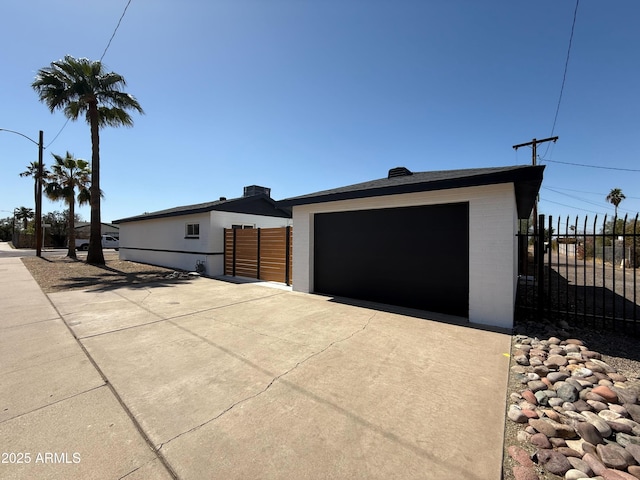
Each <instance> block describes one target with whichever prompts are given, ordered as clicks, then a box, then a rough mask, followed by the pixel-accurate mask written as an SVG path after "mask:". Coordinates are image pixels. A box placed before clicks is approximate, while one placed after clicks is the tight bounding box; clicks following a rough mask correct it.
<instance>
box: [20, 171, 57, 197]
mask: <svg viewBox="0 0 640 480" xmlns="http://www.w3.org/2000/svg"><path fill="white" fill-rule="evenodd" d="M39 165H40V162H31V163H30V164H29V165H27V169H26V170H25V171H24V172H22V173H21V174H20V176H21V177H33V200H34V202H36V203H37V202H38V166H39ZM50 173H51V172H49V170H47V167H45V166H44V165H43V166H42V181H43V183H44V182H46V180H47V177H48V176H49V174H50ZM34 205H35V204H34Z"/></svg>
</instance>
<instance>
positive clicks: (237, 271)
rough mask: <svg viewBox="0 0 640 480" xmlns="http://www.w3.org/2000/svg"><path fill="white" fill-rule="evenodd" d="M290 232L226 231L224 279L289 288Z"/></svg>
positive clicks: (288, 230) (259, 229) (285, 228)
mask: <svg viewBox="0 0 640 480" xmlns="http://www.w3.org/2000/svg"><path fill="white" fill-rule="evenodd" d="M292 235H293V234H292V228H291V227H280V228H255V229H252V228H250V229H225V232H224V238H225V248H224V252H225V259H224V273H225V275H232V276H241V277H248V278H256V279H259V280H266V281H270V282H281V283H286V284H287V285H291V275H292V273H293V270H292V266H291V261H292V252H291V250H292V248H291V245H292V241H291V240H292V238H293V237H292Z"/></svg>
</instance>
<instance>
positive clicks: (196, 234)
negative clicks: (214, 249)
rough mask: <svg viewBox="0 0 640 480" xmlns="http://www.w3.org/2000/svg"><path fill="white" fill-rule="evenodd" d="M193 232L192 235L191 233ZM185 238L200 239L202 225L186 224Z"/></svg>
mask: <svg viewBox="0 0 640 480" xmlns="http://www.w3.org/2000/svg"><path fill="white" fill-rule="evenodd" d="M189 230H191V233H189ZM184 238H200V223H199V222H198V223H185V225H184Z"/></svg>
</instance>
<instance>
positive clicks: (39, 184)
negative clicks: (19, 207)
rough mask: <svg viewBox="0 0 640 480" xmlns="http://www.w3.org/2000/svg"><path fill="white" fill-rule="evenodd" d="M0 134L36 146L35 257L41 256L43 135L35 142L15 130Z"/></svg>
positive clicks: (6, 130) (0, 130)
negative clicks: (23, 139) (5, 134)
mask: <svg viewBox="0 0 640 480" xmlns="http://www.w3.org/2000/svg"><path fill="white" fill-rule="evenodd" d="M0 132H9V133H15V134H16V135H20V136H21V137H24V138H26V139H27V140H29V141H30V142H32V143H35V144H36V145H38V173H36V256H38V257H41V256H42V172H43V170H44V167H43V164H42V152H43V150H44V147H43V144H44V133H43V132H42V130H40V134H39V135H38V141H37V142H36V141H35V140H33V139H32V138H29V137H27V136H26V135H25V134H24V133H20V132H16V131H15V130H9V129H7V128H0Z"/></svg>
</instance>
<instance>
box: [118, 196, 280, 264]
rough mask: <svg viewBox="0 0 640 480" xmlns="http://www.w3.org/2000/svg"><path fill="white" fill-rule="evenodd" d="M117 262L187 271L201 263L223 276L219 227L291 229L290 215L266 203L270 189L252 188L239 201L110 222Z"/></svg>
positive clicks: (222, 198)
mask: <svg viewBox="0 0 640 480" xmlns="http://www.w3.org/2000/svg"><path fill="white" fill-rule="evenodd" d="M113 223H115V224H116V225H118V226H119V227H120V258H121V259H122V260H131V261H135V262H141V263H148V264H152V265H160V266H165V267H170V268H176V269H181V270H187V271H193V270H195V268H196V263H202V264H204V267H205V273H206V274H207V275H209V276H216V275H222V274H223V268H224V267H223V265H224V264H223V260H224V229H225V228H270V227H286V226H290V225H291V214H290V211H289V210H287V209H283V208H281V207H279V206H278V205H277V204H276V202H275V201H274V200H273V199H271V196H270V189H268V188H265V187H259V186H257V185H252V186H249V187H245V188H244V194H243V196H242V197H239V198H233V199H226V198H224V197H221V198H220V199H219V200H216V201H213V202H208V203H201V204H197V205H186V206H182V207H176V208H170V209H167V210H161V211H157V212H152V213H145V214H143V215H137V216H134V217H128V218H123V219H120V220H116V221H114V222H113Z"/></svg>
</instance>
